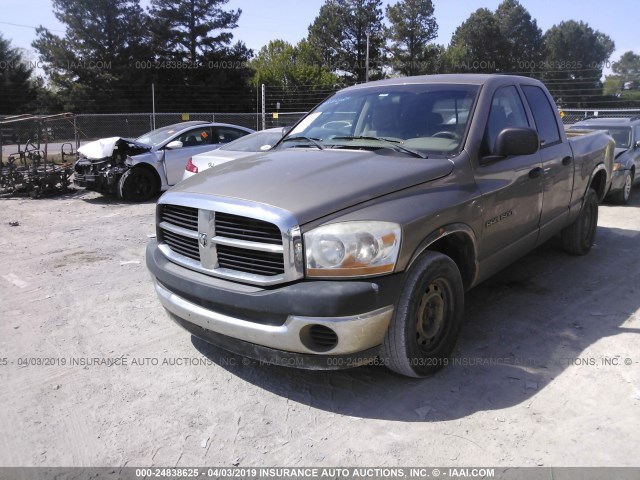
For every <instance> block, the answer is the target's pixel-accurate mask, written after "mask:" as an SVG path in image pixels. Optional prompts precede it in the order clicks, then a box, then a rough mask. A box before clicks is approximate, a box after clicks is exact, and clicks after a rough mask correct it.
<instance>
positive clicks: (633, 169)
mask: <svg viewBox="0 0 640 480" xmlns="http://www.w3.org/2000/svg"><path fill="white" fill-rule="evenodd" d="M635 178H636V166H635V165H634V166H632V167H631V181H633V180H635Z"/></svg>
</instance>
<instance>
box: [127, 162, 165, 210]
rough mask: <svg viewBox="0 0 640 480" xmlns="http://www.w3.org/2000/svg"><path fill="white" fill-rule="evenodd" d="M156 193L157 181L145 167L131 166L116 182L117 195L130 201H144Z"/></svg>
mask: <svg viewBox="0 0 640 480" xmlns="http://www.w3.org/2000/svg"><path fill="white" fill-rule="evenodd" d="M157 193H158V182H157V179H156V178H155V176H154V175H153V173H152V172H150V171H149V170H147V169H146V168H140V167H138V168H131V169H129V170H127V171H126V172H124V174H123V175H122V177H120V181H119V182H118V196H119V197H120V198H122V199H124V200H130V201H132V202H146V201H147V200H150V199H151V198H153V197H154V195H156V194H157Z"/></svg>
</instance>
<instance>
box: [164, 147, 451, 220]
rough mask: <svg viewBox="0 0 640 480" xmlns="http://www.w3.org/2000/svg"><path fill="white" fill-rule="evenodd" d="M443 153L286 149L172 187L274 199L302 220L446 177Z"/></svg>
mask: <svg viewBox="0 0 640 480" xmlns="http://www.w3.org/2000/svg"><path fill="white" fill-rule="evenodd" d="M452 170H453V162H451V161H450V160H448V159H446V158H429V159H422V158H414V157H410V156H406V155H403V154H399V153H397V152H393V151H392V150H389V149H381V150H377V151H374V152H371V151H361V150H357V151H355V150H328V149H327V150H322V151H320V150H312V149H296V148H292V149H287V150H276V151H273V152H268V153H263V154H257V155H252V156H250V157H245V158H243V159H239V160H236V161H233V162H228V163H224V164H222V165H219V166H216V167H213V168H210V169H208V170H206V171H204V172H202V173H200V174H198V175H194V176H193V177H191V178H189V179H187V180H185V181H183V182H181V183H179V184H178V185H177V186H176V187H174V188H172V189H171V192H184V193H200V194H213V195H218V196H224V197H233V198H239V199H244V200H249V201H253V202H258V203H263V204H267V205H272V206H275V207H279V208H282V209H285V210H288V211H289V212H291V213H292V214H294V215H295V216H296V218H297V220H298V223H299V224H301V225H302V224H305V223H308V222H310V221H312V220H316V219H318V218H321V217H323V216H325V215H329V214H331V213H333V212H336V211H338V210H342V209H344V208H348V207H350V206H352V205H356V204H358V203H361V202H365V201H367V200H370V199H372V198H376V197H379V196H382V195H386V194H389V193H392V192H395V191H397V190H402V189H404V188H409V187H412V186H414V185H418V184H421V183H424V182H428V181H430V180H435V179H437V178H440V177H444V176H446V175H448V174H449V173H451V171H452Z"/></svg>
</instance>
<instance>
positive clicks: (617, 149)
mask: <svg viewBox="0 0 640 480" xmlns="http://www.w3.org/2000/svg"><path fill="white" fill-rule="evenodd" d="M627 150H629V149H628V148H616V149H615V157H614V158H618V157H619V156H620V155H622V154H623V153H626V152H627Z"/></svg>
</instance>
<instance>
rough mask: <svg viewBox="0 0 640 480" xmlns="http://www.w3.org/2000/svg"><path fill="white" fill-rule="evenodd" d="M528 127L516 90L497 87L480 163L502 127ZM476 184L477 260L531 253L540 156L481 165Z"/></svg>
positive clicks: (539, 185) (536, 222)
mask: <svg viewBox="0 0 640 480" xmlns="http://www.w3.org/2000/svg"><path fill="white" fill-rule="evenodd" d="M530 126H531V125H530V124H529V119H528V117H527V114H526V110H525V108H524V103H523V101H522V98H521V96H520V93H519V92H518V89H517V88H516V87H515V86H514V85H509V86H504V87H501V88H499V89H498V90H496V92H495V94H494V96H493V99H492V103H491V110H490V113H489V117H488V120H487V125H486V129H485V133H484V139H483V142H482V143H483V145H482V147H481V151H480V158H482V157H486V156H489V155H491V154H492V153H493V151H494V147H495V141H496V137H497V136H498V133H499V132H500V131H501V130H503V129H504V128H507V127H530ZM476 183H477V185H478V187H479V189H480V191H481V192H482V199H483V218H482V220H483V230H482V245H481V251H480V255H481V261H482V260H486V259H488V258H490V257H492V256H493V255H494V254H496V253H498V252H503V253H501V255H498V256H496V261H497V257H499V258H501V259H504V260H505V263H507V262H508V261H509V259H511V258H515V257H517V256H519V255H520V254H521V253H522V252H523V251H526V250H530V249H531V248H533V246H534V245H535V242H536V239H537V236H538V226H539V220H540V211H541V208H542V162H541V161H540V155H539V154H538V153H535V154H533V155H519V156H512V157H507V158H504V159H501V160H496V161H493V162H491V163H488V164H486V165H479V166H478V168H477V170H476ZM507 250H511V251H512V252H513V253H512V255H509V254H507V253H506V251H507ZM490 263H493V262H490ZM489 269H490V270H491V269H492V268H489Z"/></svg>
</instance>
